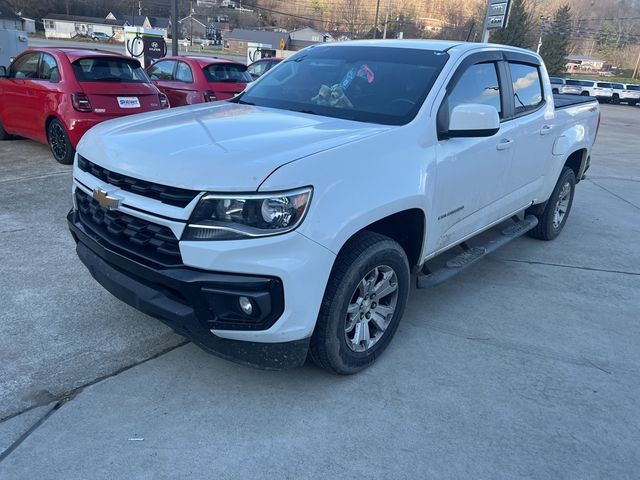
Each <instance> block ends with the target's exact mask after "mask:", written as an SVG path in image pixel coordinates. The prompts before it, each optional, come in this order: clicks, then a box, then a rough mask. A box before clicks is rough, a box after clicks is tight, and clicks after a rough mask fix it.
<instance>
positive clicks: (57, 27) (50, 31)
mask: <svg viewBox="0 0 640 480" xmlns="http://www.w3.org/2000/svg"><path fill="white" fill-rule="evenodd" d="M42 21H43V22H44V35H45V37H47V38H74V37H88V36H90V35H91V34H92V33H93V32H102V33H106V34H107V35H109V36H113V37H114V38H115V39H116V40H121V39H122V32H123V26H122V25H121V24H120V23H119V22H118V21H117V20H111V19H106V18H96V17H78V16H74V15H61V14H58V13H50V14H48V15H47V16H46V17H44V18H43V19H42Z"/></svg>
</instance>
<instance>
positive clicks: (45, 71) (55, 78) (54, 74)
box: [38, 53, 60, 83]
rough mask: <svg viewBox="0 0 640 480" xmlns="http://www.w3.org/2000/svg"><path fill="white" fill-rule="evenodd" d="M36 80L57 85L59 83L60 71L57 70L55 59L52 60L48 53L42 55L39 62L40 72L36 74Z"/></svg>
mask: <svg viewBox="0 0 640 480" xmlns="http://www.w3.org/2000/svg"><path fill="white" fill-rule="evenodd" d="M38 78H39V79H40V80H47V81H49V82H52V83H57V82H59V81H60V70H59V69H58V64H57V63H56V59H55V58H53V57H52V56H51V55H49V54H48V53H43V54H42V60H40V71H39V73H38Z"/></svg>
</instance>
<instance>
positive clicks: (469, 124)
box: [443, 103, 500, 138]
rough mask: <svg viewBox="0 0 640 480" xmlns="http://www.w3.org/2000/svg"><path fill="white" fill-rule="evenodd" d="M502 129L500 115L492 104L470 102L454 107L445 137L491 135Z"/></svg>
mask: <svg viewBox="0 0 640 480" xmlns="http://www.w3.org/2000/svg"><path fill="white" fill-rule="evenodd" d="M499 130H500V115H499V114H498V111H497V110H496V109H495V108H494V107H492V106H490V105H481V104H475V103H469V104H465V105H458V106H456V107H454V108H453V110H452V111H451V115H450V117H449V130H448V131H447V132H444V135H443V136H444V137H445V138H451V137H491V136H493V135H495V134H496V133H498V131H499Z"/></svg>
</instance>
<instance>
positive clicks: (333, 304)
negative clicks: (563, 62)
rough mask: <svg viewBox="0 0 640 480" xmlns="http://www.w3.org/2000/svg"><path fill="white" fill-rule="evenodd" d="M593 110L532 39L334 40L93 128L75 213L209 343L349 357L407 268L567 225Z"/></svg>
mask: <svg viewBox="0 0 640 480" xmlns="http://www.w3.org/2000/svg"><path fill="white" fill-rule="evenodd" d="M599 118H600V113H599V107H598V103H597V101H596V100H595V99H592V98H588V97H579V96H564V97H563V96H556V97H555V98H554V96H553V94H552V90H551V85H550V82H549V77H548V75H547V72H546V70H545V67H544V64H543V62H542V60H541V58H540V57H539V56H538V55H536V54H534V53H532V52H530V51H526V50H521V49H517V48H511V47H506V46H500V45H490V44H477V43H456V42H435V41H413V40H399V41H395V40H394V41H390V40H385V41H355V42H344V43H333V44H322V45H318V46H313V47H309V48H307V49H305V50H302V51H300V52H298V53H296V54H295V55H293V56H292V57H290V58H288V59H287V60H285V61H283V62H282V63H280V64H279V65H278V66H276V67H274V68H273V69H272V70H270V71H269V72H268V73H267V74H265V75H264V76H262V77H261V78H260V79H259V80H258V81H256V82H255V83H254V84H252V85H250V86H249V87H248V88H247V89H246V90H245V91H244V92H243V93H241V94H240V95H238V96H237V97H235V98H234V99H231V100H228V101H223V102H216V103H213V104H201V105H193V106H187V107H181V108H176V109H170V110H166V111H163V112H156V113H143V114H140V115H136V116H133V117H129V118H125V119H118V120H113V121H108V122H105V123H102V124H100V125H98V126H96V127H94V128H92V129H91V130H90V131H89V132H88V133H87V134H86V135H85V136H84V138H83V139H82V141H81V142H80V144H79V145H78V149H77V155H76V159H75V163H74V167H73V209H72V210H71V211H70V212H69V215H68V218H67V220H68V225H69V227H70V229H71V233H72V235H73V238H74V239H75V241H76V242H77V246H76V248H77V254H78V256H79V258H80V260H81V261H82V262H83V263H84V264H85V265H86V267H87V268H88V269H89V271H90V272H91V275H92V276H93V277H94V278H95V279H96V280H97V281H98V282H99V283H100V284H102V285H103V286H104V288H106V289H107V290H108V291H109V292H111V293H112V294H113V295H115V296H116V297H117V298H119V299H121V300H122V301H124V302H126V303H128V304H129V305H132V306H133V307H135V308H137V309H139V310H141V311H142V312H145V313H147V314H149V315H152V316H154V317H156V318H158V319H160V320H162V321H164V322H165V323H167V324H168V325H170V326H171V327H172V328H173V329H174V330H175V331H176V332H178V333H180V334H182V335H184V336H185V337H187V338H189V339H191V340H192V341H193V342H194V343H196V344H197V345H199V346H201V347H202V348H204V349H205V350H207V351H209V352H212V353H214V354H217V355H219V356H221V357H224V358H227V359H231V360H235V361H237V362H241V363H244V364H247V365H252V366H258V367H262V368H267V369H281V368H286V367H293V366H297V365H301V364H302V363H303V362H304V361H305V359H306V358H307V356H309V357H310V358H311V359H312V360H313V361H314V362H315V363H317V364H318V365H320V366H321V367H323V368H326V369H327V370H329V371H332V372H335V373H339V374H351V373H355V372H357V371H359V370H361V369H363V368H365V367H366V366H368V365H370V364H371V363H372V362H373V361H374V360H375V359H376V358H377V357H378V356H379V355H380V354H381V353H382V352H383V351H384V349H385V348H386V347H387V345H388V344H389V342H390V341H391V339H392V337H393V336H394V333H395V332H396V330H397V328H398V324H399V322H400V319H401V317H402V315H403V312H404V310H405V305H406V303H407V297H408V295H409V290H410V282H411V279H412V278H413V279H414V281H416V282H417V286H418V287H419V288H426V287H431V286H432V285H437V284H439V283H441V282H443V281H444V280H446V279H448V278H450V277H451V276H453V275H454V274H456V273H458V272H460V271H463V270H464V269H465V268H466V267H468V266H470V265H472V264H473V263H475V262H476V261H478V260H479V259H481V258H482V257H484V256H485V255H487V254H489V253H490V252H492V251H493V250H495V249H496V248H498V247H499V246H501V245H504V244H505V243H507V242H509V241H511V240H513V239H515V238H518V237H519V236H521V235H523V234H525V233H528V234H529V235H531V236H533V237H535V238H538V239H541V240H552V239H554V238H556V237H557V236H558V234H560V232H561V231H562V229H563V227H564V226H565V223H566V221H567V218H568V216H569V212H570V211H571V206H572V202H573V198H574V191H575V185H576V183H578V182H579V181H580V180H581V179H582V178H583V177H584V175H585V172H586V170H587V169H588V168H589V163H590V152H591V149H592V146H593V144H594V141H595V138H596V135H597V129H598V126H599ZM481 233H482V235H479V234H481ZM96 308H97V309H99V308H100V307H99V306H96Z"/></svg>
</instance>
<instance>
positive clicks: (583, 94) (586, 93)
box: [580, 92, 589, 97]
mask: <svg viewBox="0 0 640 480" xmlns="http://www.w3.org/2000/svg"><path fill="white" fill-rule="evenodd" d="M580 95H582V96H583V97H588V96H589V92H582V93H581V94H580Z"/></svg>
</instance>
